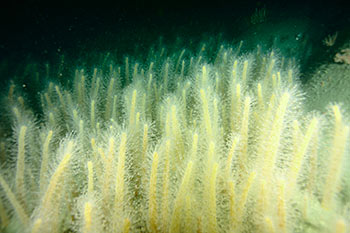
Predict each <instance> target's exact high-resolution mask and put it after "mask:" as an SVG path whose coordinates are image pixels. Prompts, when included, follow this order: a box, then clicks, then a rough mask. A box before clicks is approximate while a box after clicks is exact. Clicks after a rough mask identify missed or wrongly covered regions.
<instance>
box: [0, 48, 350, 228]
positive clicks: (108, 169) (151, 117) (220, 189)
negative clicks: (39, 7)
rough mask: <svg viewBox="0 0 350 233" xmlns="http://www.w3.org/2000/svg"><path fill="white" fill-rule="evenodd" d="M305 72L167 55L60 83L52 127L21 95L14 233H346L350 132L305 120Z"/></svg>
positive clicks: (334, 121)
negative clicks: (301, 80)
mask: <svg viewBox="0 0 350 233" xmlns="http://www.w3.org/2000/svg"><path fill="white" fill-rule="evenodd" d="M209 58H211V59H209ZM296 74H297V72H296V70H295V68H293V67H288V66H286V65H285V64H284V65H281V64H280V63H279V58H278V57H276V56H275V55H274V54H273V53H271V54H267V55H261V54H260V53H252V54H247V55H244V56H238V55H237V54H236V52H235V51H234V49H233V48H225V47H224V46H222V47H220V48H219V49H218V51H217V53H216V54H214V53H213V54H210V53H209V54H205V49H200V52H199V53H198V54H196V55H194V56H191V57H188V56H186V54H185V52H184V51H181V52H180V53H175V54H169V55H168V57H167V56H165V50H164V49H160V50H159V51H158V52H154V51H153V52H151V53H150V55H149V60H148V62H145V63H144V64H139V63H136V62H132V59H129V58H127V59H125V63H124V65H123V67H118V66H114V65H110V67H109V70H104V69H98V68H96V69H93V70H92V72H88V71H85V70H77V71H76V72H75V75H74V82H73V86H72V87H71V88H67V87H64V86H61V85H60V84H59V83H56V84H55V83H50V84H49V85H48V88H47V89H46V90H44V91H43V92H41V94H40V97H41V100H42V103H41V105H42V111H43V117H42V118H41V119H35V117H34V114H33V111H32V110H31V109H30V108H28V107H27V106H28V104H26V102H25V99H24V98H22V97H21V95H20V93H17V92H16V91H14V90H13V89H11V90H10V94H9V96H8V97H7V98H8V104H9V106H8V109H9V110H10V111H11V112H12V115H10V116H11V117H10V120H11V121H12V124H13V125H14V126H15V131H13V133H12V134H13V138H14V139H13V141H6V140H5V143H7V144H8V147H9V148H12V150H5V151H3V153H5V156H6V158H9V157H10V155H9V154H10V153H11V151H12V152H13V153H14V155H13V156H14V157H15V158H16V162H15V163H14V162H13V161H8V162H7V166H4V169H2V172H1V176H0V186H1V194H2V198H1V206H0V207H2V208H0V211H1V215H0V216H1V223H2V227H3V230H4V231H7V232H13V231H16V230H17V231H18V230H19V231H31V232H65V231H73V232H304V231H311V232H312V231H315V232H317V231H320V230H322V231H329V232H331V231H332V229H335V228H337V229H340V230H339V232H341V229H345V227H347V226H348V225H349V219H347V217H346V214H344V213H345V212H346V211H348V210H347V208H348V206H349V184H348V183H347V181H346V180H344V176H345V175H344V166H345V165H344V164H347V163H348V160H349V158H348V156H347V155H348V153H349V148H348V147H349V146H348V138H349V125H348V122H347V121H346V120H345V119H344V117H343V115H342V111H341V109H340V108H339V106H337V105H334V106H332V107H330V112H329V114H328V115H327V114H326V115H321V114H316V113H307V112H306V110H305V108H304V102H303V101H304V100H303V98H302V92H301V90H300V87H299V84H298V81H297V80H296ZM39 122H40V123H39ZM34 139H38V140H34ZM10 211H11V212H12V214H9V212H10ZM315 216H319V217H320V218H322V221H320V220H318V219H316V217H315Z"/></svg>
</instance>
